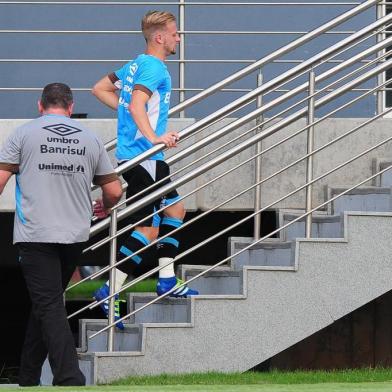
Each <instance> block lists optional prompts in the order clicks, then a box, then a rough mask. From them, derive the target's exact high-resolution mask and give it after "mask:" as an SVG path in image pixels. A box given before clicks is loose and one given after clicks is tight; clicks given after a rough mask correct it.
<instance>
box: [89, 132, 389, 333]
mask: <svg viewBox="0 0 392 392" xmlns="http://www.w3.org/2000/svg"><path fill="white" fill-rule="evenodd" d="M391 140H392V137H389V138H387V139H385V140H384V141H383V142H381V143H378V144H377V145H376V146H374V147H372V148H371V149H368V150H365V151H364V152H362V153H361V154H358V155H357V156H356V157H354V159H357V158H359V157H360V156H363V155H365V154H367V153H368V152H370V151H371V150H373V149H375V148H378V147H380V146H381V145H383V144H385V143H387V142H389V141H391ZM352 160H353V159H350V160H349V161H346V162H344V163H343V164H341V165H338V166H336V167H335V168H334V169H331V170H329V171H328V172H326V173H324V174H323V175H322V176H319V177H317V178H315V179H314V180H312V181H310V182H308V183H306V184H305V185H303V186H301V187H300V188H297V189H296V190H294V191H292V192H290V193H289V194H287V195H286V196H284V197H283V199H282V198H281V200H284V198H287V197H289V195H290V196H291V195H292V194H295V193H297V192H298V191H300V190H302V189H305V188H306V187H307V186H309V185H311V184H313V183H314V182H315V181H318V180H319V179H322V178H324V177H325V176H327V175H329V174H331V173H332V172H334V171H336V170H338V169H340V168H341V167H344V166H346V164H348V163H350V162H351V161H352ZM391 168H392V165H389V166H388V167H386V168H384V169H383V170H380V171H379V172H377V173H376V174H373V175H371V176H370V177H368V178H366V179H365V180H363V181H361V182H359V183H357V184H356V185H354V186H352V187H351V188H349V189H346V190H345V191H343V192H341V193H339V194H338V195H336V196H334V197H332V198H331V199H329V200H327V201H326V202H324V203H322V204H319V205H318V206H317V207H314V208H312V209H311V210H310V211H308V212H305V213H304V214H302V215H300V216H299V217H297V218H295V219H293V220H292V221H290V222H289V223H287V224H285V225H283V226H281V227H279V228H278V229H276V230H274V231H272V232H271V233H269V234H267V235H266V236H264V237H262V238H260V239H258V240H255V241H253V242H252V243H251V244H250V245H247V246H246V247H244V248H242V249H241V250H239V251H238V252H236V253H234V254H233V255H231V256H229V257H226V258H225V259H223V260H221V261H220V262H218V263H216V264H214V265H213V266H211V267H210V268H208V269H206V270H204V271H202V272H201V273H200V274H198V275H196V276H194V277H193V278H191V279H189V280H187V281H185V282H183V283H181V284H180V285H178V286H176V287H173V288H172V289H171V290H169V291H168V292H166V293H165V294H162V295H160V296H158V297H156V298H155V299H153V300H151V301H150V302H148V303H147V304H145V305H143V306H141V307H140V308H137V309H136V310H134V311H132V312H130V313H128V314H127V315H125V316H123V317H121V318H119V319H118V320H116V321H115V322H114V323H112V324H109V325H108V326H106V327H104V328H102V329H101V330H99V331H98V332H96V333H94V334H92V335H90V336H89V337H88V338H89V339H92V338H94V337H95V336H97V335H99V334H100V333H102V332H105V331H107V330H108V329H110V328H112V327H114V326H115V325H116V324H117V323H119V322H121V321H124V320H125V319H127V318H129V317H131V316H133V315H134V314H136V313H138V312H140V311H141V310H143V309H145V308H146V307H148V306H150V305H152V304H154V303H156V302H157V301H159V300H161V299H163V298H165V297H167V296H169V295H170V294H171V293H172V292H174V291H175V290H177V289H179V288H181V287H183V286H185V285H186V284H188V283H191V282H193V281H194V280H196V279H198V278H200V277H201V276H203V275H205V274H207V273H208V272H210V271H212V270H213V269H215V268H217V267H219V266H221V265H223V264H225V263H226V262H227V261H229V260H230V259H232V258H234V257H236V256H238V255H240V254H241V253H243V252H245V251H247V250H249V249H251V248H252V247H253V246H254V245H256V244H258V243H260V242H262V241H264V240H265V239H267V238H270V237H272V236H273V235H275V234H277V233H279V232H281V231H282V230H284V229H286V228H287V227H289V226H291V225H292V224H294V223H296V222H298V221H299V220H301V219H303V218H305V217H307V216H308V215H310V214H312V213H313V212H315V211H317V210H319V209H321V208H323V207H324V206H327V205H328V204H329V203H331V202H333V201H334V200H336V199H338V198H339V197H341V196H344V195H345V194H347V193H349V192H351V191H352V190H353V189H356V188H358V187H359V186H361V185H363V184H365V183H366V182H368V181H370V180H372V179H373V178H376V177H377V176H379V175H381V174H382V173H384V172H386V171H388V170H390V169H391ZM281 200H280V201H281ZM278 202H279V201H275V202H274V203H273V204H270V205H269V206H267V207H264V208H262V209H260V210H258V211H256V212H255V213H253V214H251V215H249V216H248V217H246V218H244V219H242V221H240V222H241V223H243V221H245V220H248V219H250V218H252V217H253V216H254V215H256V214H260V213H261V212H263V211H265V210H266V209H268V208H270V207H272V206H273V205H274V204H276V203H278ZM237 223H238V222H237Z"/></svg>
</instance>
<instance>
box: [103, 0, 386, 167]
mask: <svg viewBox="0 0 392 392" xmlns="http://www.w3.org/2000/svg"><path fill="white" fill-rule="evenodd" d="M375 4H377V0H368V1H366V2H364V3H362V4H360V5H358V6H357V7H355V8H353V9H351V10H349V11H347V12H345V13H343V14H342V15H340V16H338V17H336V18H334V19H332V20H330V21H328V22H327V23H325V24H323V25H322V26H319V27H318V28H316V29H315V30H313V31H312V32H311V33H309V34H307V35H305V36H302V37H299V38H297V39H296V40H294V41H292V42H291V43H289V44H288V45H285V46H283V47H281V48H280V49H277V50H275V51H274V52H273V53H270V54H269V55H267V56H265V57H263V58H261V59H259V60H258V61H256V62H255V63H253V64H250V65H248V66H247V67H245V68H243V69H242V70H240V71H238V72H235V73H233V74H232V75H230V76H229V77H227V78H225V79H223V80H221V81H219V82H217V83H215V84H213V85H211V86H210V87H208V88H207V89H205V90H204V91H202V92H200V93H198V94H196V95H194V96H193V97H191V98H188V99H187V100H186V101H184V102H182V103H180V104H178V105H176V106H175V107H174V108H172V109H171V110H169V115H173V114H175V113H177V112H181V111H183V110H184V109H186V108H187V107H189V106H191V105H194V104H195V103H197V102H199V101H201V100H202V99H204V98H206V97H208V96H210V95H211V94H213V93H214V92H216V91H219V90H221V89H222V88H223V87H225V86H227V85H228V84H231V83H233V82H235V81H236V80H238V79H241V78H242V77H244V76H246V75H248V74H249V73H251V72H253V71H255V70H257V69H259V68H260V67H262V66H264V65H266V64H268V63H269V62H271V61H272V60H275V59H277V58H279V57H281V56H283V55H284V54H286V53H288V52H290V51H291V50H293V49H295V48H297V47H299V46H301V45H303V44H305V43H306V42H308V41H310V40H312V39H313V38H314V37H317V36H319V35H320V34H322V33H323V32H325V31H327V30H329V29H331V28H333V27H335V26H337V25H339V24H341V23H343V22H345V21H346V20H348V19H350V18H351V17H352V16H354V15H357V14H359V13H361V12H362V11H364V10H366V9H368V8H370V7H372V6H373V5H375ZM389 20H390V18H388V16H386V17H384V18H381V19H379V20H378V21H376V22H375V23H373V24H371V27H370V29H366V28H365V29H361V30H360V31H359V32H357V33H356V34H354V36H352V37H351V40H352V41H354V40H355V39H357V38H359V37H360V36H362V35H366V34H367V33H370V32H371V30H373V29H376V28H379V27H380V26H382V25H383V24H384V22H388V21H389ZM347 40H348V38H346V39H344V40H343V41H342V42H343V44H341V45H340V46H342V47H343V46H345V45H346V44H347ZM340 46H339V45H338V44H335V45H333V46H332V48H333V49H332V50H331V48H330V53H334V52H336V51H337V50H339V49H338V48H340ZM326 51H327V50H324V51H322V52H321V53H320V55H321V58H323V57H326V56H327V55H329V54H330V53H329V52H326ZM315 57H316V60H314V58H315ZM312 59H313V63H310V64H309V61H310V59H309V60H307V61H306V62H305V63H306V64H305V66H304V63H302V64H299V65H298V66H297V67H294V68H293V70H292V74H295V73H296V72H297V73H298V68H299V67H301V66H304V68H305V67H306V65H309V66H310V65H314V64H315V63H317V61H318V58H317V56H313V57H312ZM284 75H287V72H286V73H285V74H284ZM275 87H276V86H275ZM260 93H261V92H260ZM260 93H256V95H258V94H260ZM248 98H249V97H248V96H246V95H245V97H243V98H242V99H245V100H247V99H248ZM233 104H239V103H238V100H237V101H235V102H233V103H232V104H231V105H233ZM231 105H230V106H231ZM228 106H229V105H226V106H225V107H223V108H221V109H220V110H218V111H217V112H215V113H214V114H211V115H209V116H207V117H206V118H205V119H204V122H201V124H205V123H208V121H211V119H213V118H218V117H220V116H222V115H224V113H225V111H227V110H229V109H228ZM230 110H231V109H230ZM198 124H199V126H200V122H198ZM188 132H189V133H192V132H193V128H188ZM181 136H186V134H181ZM116 144H117V140H116V139H114V140H111V141H110V142H108V143H106V144H105V147H106V149H107V150H110V149H112V148H114V147H115V146H116ZM163 149H164V147H163V146H162V145H161V146H157V147H153V149H152V152H151V153H148V154H146V155H143V156H141V160H140V161H138V162H134V163H133V164H137V163H139V162H141V161H142V160H144V159H146V158H148V157H149V156H151V155H153V154H154V153H156V152H159V151H162V150H163ZM131 165H132V163H131V162H129V166H127V168H128V167H131Z"/></svg>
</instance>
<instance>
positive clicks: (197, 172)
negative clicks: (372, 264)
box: [90, 14, 392, 235]
mask: <svg viewBox="0 0 392 392" xmlns="http://www.w3.org/2000/svg"><path fill="white" fill-rule="evenodd" d="M391 16H392V14H391ZM391 64H392V59H389V60H387V61H386V62H385V63H383V64H381V65H379V66H377V67H375V68H374V69H372V70H370V71H368V72H366V73H365V74H363V75H361V76H360V77H358V78H357V79H355V80H353V81H350V82H349V83H347V84H345V85H343V86H342V87H339V88H338V89H336V90H335V91H333V92H332V93H330V94H328V95H326V96H324V97H322V98H321V99H320V100H319V101H317V102H315V107H316V108H317V107H319V106H322V105H324V104H326V103H328V102H329V101H331V100H333V99H334V98H336V97H337V96H339V95H341V94H343V93H344V92H346V91H348V90H350V89H352V88H353V87H355V86H356V85H358V84H361V83H363V82H365V81H366V80H368V79H370V78H372V77H374V76H375V75H377V74H378V73H379V72H384V71H385V70H386V69H388V68H389V67H390V66H391ZM261 87H262V86H261ZM262 109H263V107H262V108H260V109H256V110H255V111H254V112H252V115H251V116H250V117H251V119H253V118H256V117H257V116H258V115H259V114H260V112H262ZM306 112H307V109H306V108H305V109H302V110H300V111H298V112H297V113H294V114H292V115H290V116H288V117H287V118H286V119H284V120H282V121H280V122H278V123H277V124H274V125H273V126H271V127H270V128H268V129H267V130H266V131H263V132H260V133H259V134H257V135H255V136H253V137H251V138H249V139H248V140H246V141H244V142H242V143H240V144H238V145H237V146H235V147H233V148H232V149H231V150H229V151H226V152H224V153H222V154H221V155H220V156H218V157H216V158H214V159H212V160H210V161H209V162H206V163H205V164H203V165H201V166H200V167H199V168H197V169H194V170H192V171H191V172H189V173H187V174H185V175H184V176H183V177H181V178H179V179H177V180H174V181H172V182H171V183H170V184H167V185H165V186H163V187H162V188H160V189H159V190H157V191H154V192H152V193H151V194H150V195H149V196H145V197H143V198H142V199H140V200H138V201H137V202H135V203H134V204H133V205H131V206H129V207H127V208H126V209H124V210H122V211H121V212H119V214H118V215H119V219H122V218H125V217H126V216H128V215H130V214H131V213H133V212H134V211H137V210H138V209H139V208H142V207H143V206H144V205H146V204H148V203H149V202H151V201H153V200H155V199H157V198H158V197H160V196H162V195H164V194H166V193H168V192H170V191H171V190H173V189H175V188H178V187H180V186H181V185H183V184H185V183H187V182H188V181H190V180H192V179H193V178H195V177H197V176H199V175H200V174H203V173H204V172H206V171H208V170H209V169H211V168H212V167H214V166H216V165H218V164H220V163H221V162H223V161H225V160H227V159H229V158H231V157H232V156H234V155H236V154H238V153H239V152H241V151H242V150H244V149H246V148H248V147H250V146H251V145H253V144H255V143H256V142H257V141H259V140H262V139H264V138H265V137H267V136H270V135H271V134H273V133H275V132H277V131H278V130H279V129H281V128H283V127H284V126H286V125H288V124H291V123H292V122H294V121H296V120H297V119H299V118H300V117H302V116H303V115H304V114H306ZM245 117H248V116H245ZM130 162H131V161H130ZM107 224H108V222H107V219H106V220H102V221H101V222H99V223H97V224H96V225H94V226H93V227H92V228H91V230H90V235H94V234H96V233H98V232H99V231H101V230H103V229H105V228H106V227H107Z"/></svg>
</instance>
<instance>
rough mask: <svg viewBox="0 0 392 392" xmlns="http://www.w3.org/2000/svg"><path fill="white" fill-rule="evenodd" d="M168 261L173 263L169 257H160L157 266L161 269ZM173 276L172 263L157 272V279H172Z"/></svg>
mask: <svg viewBox="0 0 392 392" xmlns="http://www.w3.org/2000/svg"><path fill="white" fill-rule="evenodd" d="M170 261H173V259H172V258H171V257H161V258H160V259H159V266H160V267H162V266H163V265H165V264H167V263H169V262H170ZM174 275H175V274H174V263H171V264H169V265H167V266H166V267H163V268H162V269H161V270H159V277H160V278H171V277H173V276H174Z"/></svg>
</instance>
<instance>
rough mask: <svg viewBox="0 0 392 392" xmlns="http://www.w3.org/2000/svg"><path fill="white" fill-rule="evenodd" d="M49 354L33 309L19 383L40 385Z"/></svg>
mask: <svg viewBox="0 0 392 392" xmlns="http://www.w3.org/2000/svg"><path fill="white" fill-rule="evenodd" d="M47 355H48V350H47V349H46V346H45V343H44V341H43V339H42V333H41V327H40V324H39V323H38V321H37V320H36V319H35V317H34V314H33V311H31V313H30V317H29V321H28V324H27V329H26V335H25V340H24V343H23V349H22V356H21V360H20V368H19V385H20V386H22V387H29V386H35V385H39V383H40V379H41V369H42V365H43V363H44V362H45V359H46V357H47Z"/></svg>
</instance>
